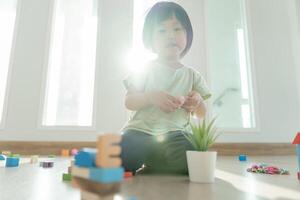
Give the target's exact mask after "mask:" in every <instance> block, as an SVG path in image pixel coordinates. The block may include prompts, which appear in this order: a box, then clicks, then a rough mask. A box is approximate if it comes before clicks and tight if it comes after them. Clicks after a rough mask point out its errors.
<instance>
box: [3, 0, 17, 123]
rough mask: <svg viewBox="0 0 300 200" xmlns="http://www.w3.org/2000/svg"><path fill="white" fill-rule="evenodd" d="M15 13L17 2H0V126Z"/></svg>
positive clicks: (9, 0)
mask: <svg viewBox="0 0 300 200" xmlns="http://www.w3.org/2000/svg"><path fill="white" fill-rule="evenodd" d="M16 13H17V0H1V1H0V124H2V118H3V106H4V100H5V93H6V87H7V74H8V69H9V62H10V54H11V48H12V41H13V35H14V27H15V20H16Z"/></svg>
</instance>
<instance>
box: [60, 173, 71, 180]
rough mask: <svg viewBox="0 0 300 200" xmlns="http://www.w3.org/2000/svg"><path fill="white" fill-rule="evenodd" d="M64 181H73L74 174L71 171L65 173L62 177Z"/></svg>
mask: <svg viewBox="0 0 300 200" xmlns="http://www.w3.org/2000/svg"><path fill="white" fill-rule="evenodd" d="M62 179H63V181H71V180H72V174H70V173H67V174H66V173H63V177H62Z"/></svg>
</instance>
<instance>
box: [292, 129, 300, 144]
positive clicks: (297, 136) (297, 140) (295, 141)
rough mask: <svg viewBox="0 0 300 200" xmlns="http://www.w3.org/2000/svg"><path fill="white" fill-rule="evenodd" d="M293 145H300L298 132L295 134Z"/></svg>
mask: <svg viewBox="0 0 300 200" xmlns="http://www.w3.org/2000/svg"><path fill="white" fill-rule="evenodd" d="M293 144H300V132H298V133H297V135H296V137H295V139H294V141H293Z"/></svg>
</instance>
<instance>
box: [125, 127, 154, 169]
mask: <svg viewBox="0 0 300 200" xmlns="http://www.w3.org/2000/svg"><path fill="white" fill-rule="evenodd" d="M121 147H122V152H121V159H122V166H123V167H124V168H125V170H126V171H132V172H133V173H135V171H136V170H137V169H139V168H140V167H142V165H143V164H144V163H145V159H146V157H147V156H148V155H149V153H150V151H151V149H152V148H153V136H151V135H149V134H147V133H144V132H141V131H137V130H126V131H125V132H124V134H123V135H122V142H121Z"/></svg>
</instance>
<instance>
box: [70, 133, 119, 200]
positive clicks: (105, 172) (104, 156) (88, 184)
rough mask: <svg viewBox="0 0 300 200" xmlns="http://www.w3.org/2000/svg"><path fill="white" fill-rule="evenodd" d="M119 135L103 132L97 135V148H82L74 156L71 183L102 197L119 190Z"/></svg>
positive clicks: (84, 192)
mask: <svg viewBox="0 0 300 200" xmlns="http://www.w3.org/2000/svg"><path fill="white" fill-rule="evenodd" d="M120 142H121V135H117V134H103V135H101V136H99V137H98V141H97V148H96V149H92V148H84V149H82V150H80V151H79V152H78V153H77V155H76V156H75V165H74V166H72V167H71V174H72V184H73V186H75V187H78V188H80V189H81V191H82V199H84V198H85V197H84V196H83V194H92V195H95V196H98V197H99V198H100V197H103V196H108V195H113V194H114V193H116V192H118V191H119V190H120V185H121V184H120V182H121V181H122V180H123V174H124V169H123V168H122V167H121V159H120V157H119V155H120V153H121V147H120V145H119V143H120Z"/></svg>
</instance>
